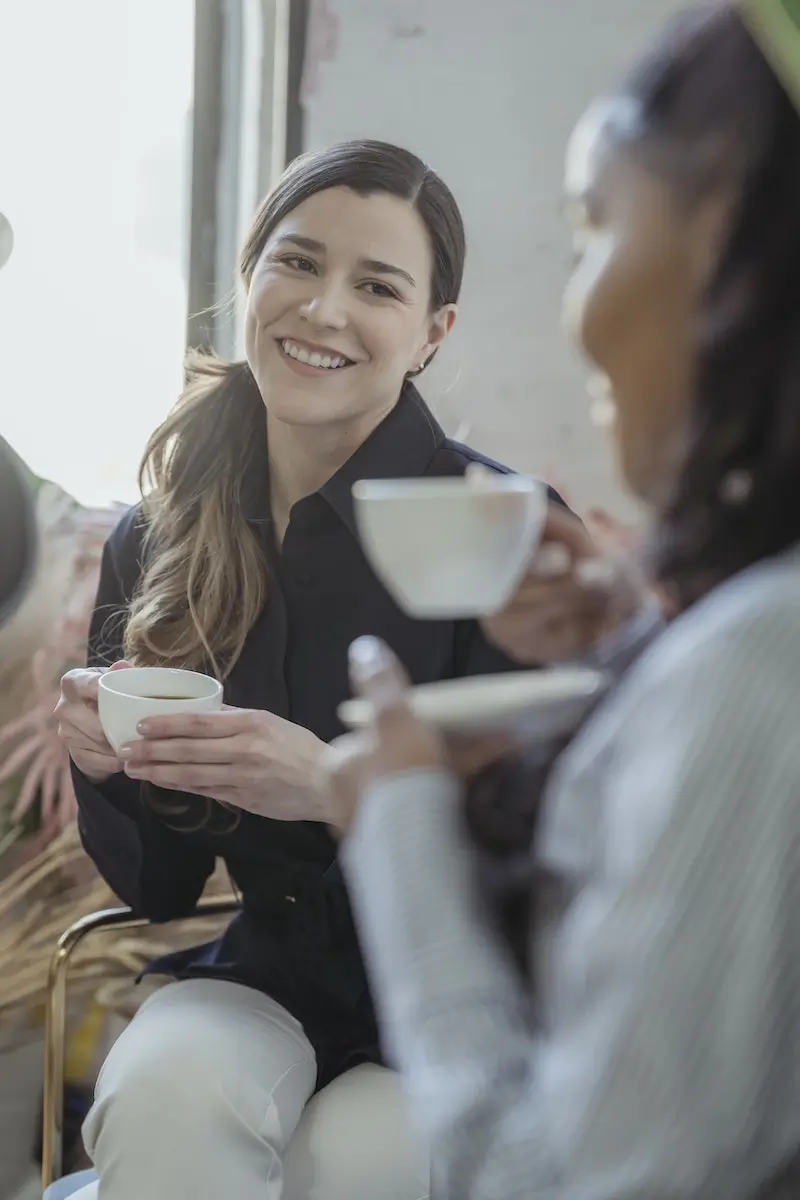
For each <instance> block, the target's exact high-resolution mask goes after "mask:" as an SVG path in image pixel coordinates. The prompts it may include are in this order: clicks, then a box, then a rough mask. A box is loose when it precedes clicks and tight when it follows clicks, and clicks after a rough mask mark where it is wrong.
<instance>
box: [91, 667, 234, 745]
mask: <svg viewBox="0 0 800 1200" xmlns="http://www.w3.org/2000/svg"><path fill="white" fill-rule="evenodd" d="M221 708H222V684H221V683H219V682H218V681H217V680H216V679H212V678H211V676H210V675H201V674H200V673H199V672H197V671H181V670H177V669H175V668H174V667H129V668H128V669H127V670H125V671H107V672H106V673H105V674H104V675H101V676H100V680H99V684H98V689H97V711H98V715H99V717H100V724H101V725H102V727H103V733H104V734H105V735H106V738H107V739H108V742H109V745H110V746H111V747H112V748H113V749H114V750H119V749H120V747H121V746H124V745H126V743H128V742H134V741H136V740H137V739H138V738H139V736H140V734H139V731H138V728H137V727H138V725H139V722H140V721H142V720H144V718H145V717H163V716H167V715H171V714H173V713H193V712H218V711H219V710H220V709H221Z"/></svg>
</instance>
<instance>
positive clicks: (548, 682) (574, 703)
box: [338, 667, 607, 738]
mask: <svg viewBox="0 0 800 1200" xmlns="http://www.w3.org/2000/svg"><path fill="white" fill-rule="evenodd" d="M606 682H607V681H606V677H605V675H603V673H602V672H600V671H593V670H590V669H589V668H588V667H554V668H552V669H549V670H543V671H513V672H511V673H509V674H508V675H477V676H473V677H471V678H469V679H446V680H442V681H441V682H437V683H423V684H420V685H419V686H418V687H415V688H412V689H411V691H410V692H409V699H410V704H411V708H412V710H413V711H414V712H415V713H416V715H417V716H418V717H419V718H420V719H421V720H423V721H427V722H428V723H429V724H431V725H435V726H436V727H437V728H438V729H440V730H441V731H442V732H443V733H470V732H472V733H475V732H478V731H482V732H487V731H498V730H501V731H504V732H512V733H515V734H518V735H519V736H521V737H526V738H539V737H543V738H544V737H560V736H562V735H563V734H567V733H569V732H571V731H572V730H573V729H574V728H575V726H576V725H577V724H578V722H579V721H580V720H581V718H582V717H583V715H584V713H586V711H587V710H588V709H589V707H590V706H591V705H592V704H593V703H594V701H595V700H596V699H597V698H598V696H599V695H600V694H601V693H602V692H603V690H604V688H605V686H606ZM371 707H372V706H371V705H370V704H369V701H367V700H362V699H354V700H345V701H344V703H343V704H340V705H339V710H338V711H339V720H340V721H341V722H342V724H343V725H346V726H347V727H348V728H349V729H362V728H363V727H364V726H365V725H367V724H369V720H370V714H371Z"/></svg>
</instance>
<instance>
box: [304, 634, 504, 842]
mask: <svg viewBox="0 0 800 1200" xmlns="http://www.w3.org/2000/svg"><path fill="white" fill-rule="evenodd" d="M350 679H351V683H352V686H353V692H354V693H355V694H356V695H358V696H362V697H364V699H366V700H368V701H369V703H370V707H371V710H372V714H373V719H372V723H371V725H370V726H369V727H368V728H367V729H365V730H363V731H361V732H359V733H348V734H345V736H344V737H341V738H338V739H337V740H336V741H335V742H333V743H332V745H331V746H330V747H328V749H327V752H326V754H325V757H324V760H323V767H324V769H325V771H326V774H327V786H328V789H329V791H330V794H331V797H332V800H333V807H334V814H333V817H332V820H331V824H333V825H334V826H335V828H336V829H337V830H338V831H346V830H347V829H349V827H350V825H351V824H352V821H353V819H354V816H355V814H356V812H357V810H358V807H359V804H360V803H361V799H362V797H363V795H364V792H365V791H366V790H367V788H368V787H369V786H370V784H372V783H374V782H375V781H376V780H377V779H381V778H383V777H385V776H387V775H395V774H398V773H400V772H403V771H414V770H449V771H454V772H455V773H456V774H459V775H461V776H462V778H468V777H469V776H471V775H473V774H477V773H478V772H479V771H481V770H483V768H484V767H486V766H488V764H489V763H491V762H494V761H495V760H496V759H498V758H501V757H502V756H503V755H505V754H507V753H508V752H509V750H511V749H513V748H514V746H515V741H514V739H513V738H512V737H510V736H509V737H506V736H504V735H502V734H491V735H488V734H487V735H486V736H484V737H481V736H477V737H471V738H469V739H467V738H458V739H454V740H452V741H450V740H445V738H443V737H442V735H441V734H440V733H438V732H437V731H436V730H435V729H433V728H432V727H431V726H429V725H426V724H424V722H422V721H420V720H418V719H417V718H416V717H415V716H414V715H413V713H412V712H411V710H410V708H409V707H408V705H407V703H406V693H407V691H408V679H407V678H406V675H405V672H404V671H403V668H402V667H401V666H400V664H399V662H398V661H397V659H396V658H395V656H394V655H393V654H392V652H391V651H390V650H389V648H388V647H387V646H386V645H385V644H384V643H383V642H381V641H379V640H378V639H377V638H373V637H362V638H359V639H358V641H356V642H354V643H353V645H352V646H351V647H350Z"/></svg>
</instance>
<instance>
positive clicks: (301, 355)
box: [280, 339, 347, 370]
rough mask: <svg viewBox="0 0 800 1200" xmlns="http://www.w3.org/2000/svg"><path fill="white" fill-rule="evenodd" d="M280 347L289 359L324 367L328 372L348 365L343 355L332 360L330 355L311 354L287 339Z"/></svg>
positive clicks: (311, 365) (314, 352)
mask: <svg viewBox="0 0 800 1200" xmlns="http://www.w3.org/2000/svg"><path fill="white" fill-rule="evenodd" d="M280 345H281V350H283V353H284V354H287V355H288V356H289V358H296V359H297V361H298V362H301V363H308V365H309V366H310V367H323V368H325V369H327V370H335V369H336V368H337V367H344V366H346V365H347V359H346V358H342V357H341V355H336V356H335V357H333V358H331V356H330V355H328V354H318V353H317V352H316V351H313V352H311V353H309V351H308V350H304V349H303V347H302V346H297V345H295V343H294V342H290V341H287V340H286V339H284V340H283V341H282V342H281V344H280Z"/></svg>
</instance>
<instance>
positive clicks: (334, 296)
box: [300, 278, 347, 329]
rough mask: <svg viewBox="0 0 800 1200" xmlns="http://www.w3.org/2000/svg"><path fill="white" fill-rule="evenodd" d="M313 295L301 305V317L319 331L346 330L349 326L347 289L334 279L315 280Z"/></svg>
mask: <svg viewBox="0 0 800 1200" xmlns="http://www.w3.org/2000/svg"><path fill="white" fill-rule="evenodd" d="M314 283H315V285H316V286H315V288H314V292H313V294H312V295H310V296H309V297H308V298H307V299H305V300H304V301H303V303H302V304H301V305H300V316H301V317H302V318H303V320H304V321H309V322H310V323H311V324H312V325H315V326H316V327H317V328H318V329H344V328H345V326H346V325H347V301H346V296H345V289H344V288H343V287H342V285H341V284H339V283H337V282H336V281H335V280H332V279H319V278H317V279H315V280H314Z"/></svg>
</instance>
